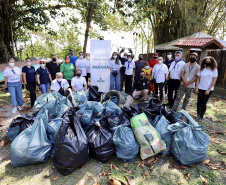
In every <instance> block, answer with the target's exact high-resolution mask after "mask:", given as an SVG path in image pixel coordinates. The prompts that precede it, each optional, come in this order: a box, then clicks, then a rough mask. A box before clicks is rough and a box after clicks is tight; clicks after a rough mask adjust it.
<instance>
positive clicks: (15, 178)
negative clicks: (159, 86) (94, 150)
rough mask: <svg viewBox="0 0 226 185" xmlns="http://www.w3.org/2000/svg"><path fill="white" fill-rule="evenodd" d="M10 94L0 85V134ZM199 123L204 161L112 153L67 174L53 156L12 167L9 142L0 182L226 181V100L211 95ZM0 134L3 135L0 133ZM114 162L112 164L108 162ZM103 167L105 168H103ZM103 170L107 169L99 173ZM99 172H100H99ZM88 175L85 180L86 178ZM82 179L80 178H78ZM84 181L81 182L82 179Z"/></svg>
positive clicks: (1, 155)
mask: <svg viewBox="0 0 226 185" xmlns="http://www.w3.org/2000/svg"><path fill="white" fill-rule="evenodd" d="M28 97H29V96H28V95H27V92H26V91H24V99H25V102H26V103H27V104H26V107H25V111H22V112H20V114H22V113H25V112H27V111H29V108H28V106H29V98H28ZM9 102H10V97H9V94H6V93H4V90H3V89H0V107H1V108H0V113H1V114H0V125H1V127H0V129H1V131H0V138H1V139H2V137H3V136H4V135H5V134H6V128H7V126H8V124H9V123H10V122H11V120H12V118H15V117H16V116H17V115H19V113H18V114H17V115H14V116H13V117H10V115H11V114H10V111H11V108H10V103H9ZM196 102H197V97H196V95H195V94H194V95H193V96H192V99H191V101H190V103H189V106H188V109H187V111H188V113H189V114H190V115H192V116H193V115H195V114H196V111H195V110H196V107H195V106H196ZM202 125H203V126H204V127H205V132H206V133H207V134H208V135H209V136H210V144H209V148H208V159H207V160H205V161H204V162H203V163H199V164H194V165H191V166H181V165H180V164H178V163H177V162H176V161H175V160H174V158H173V157H172V156H162V155H156V156H155V157H154V158H151V159H147V160H145V161H144V162H142V160H141V158H140V157H139V155H138V156H137V157H136V160H135V161H134V162H133V163H129V164H126V163H123V162H122V161H120V160H119V159H117V158H116V156H114V157H113V158H112V159H111V160H110V161H109V162H108V163H106V164H103V163H100V162H98V161H96V160H94V159H91V160H90V161H89V162H88V163H87V164H86V165H84V167H82V168H80V169H77V170H75V171H74V172H73V173H72V174H70V175H68V176H62V175H60V174H59V172H58V171H57V170H56V169H55V168H54V166H53V162H52V159H49V161H48V162H47V163H39V164H35V165H30V166H23V167H19V168H13V167H12V165H11V161H10V143H8V144H7V145H6V146H4V147H0V184H2V185H6V184H28V185H32V184H59V185H60V184H63V185H72V184H77V183H78V182H79V181H80V180H83V182H85V181H86V183H85V184H88V185H91V184H95V182H96V184H97V182H98V183H99V184H101V185H105V184H108V179H109V178H113V179H120V180H121V181H123V182H125V184H128V183H127V180H126V177H125V176H127V177H129V176H130V178H133V179H134V180H135V182H136V184H137V185H142V184H143V185H147V184H156V185H158V184H159V185H160V184H170V185H171V184H194V185H196V184H200V185H201V184H216V185H218V184H222V185H223V184H226V170H225V169H226V168H225V167H226V158H225V155H226V137H225V134H226V100H225V99H223V98H220V97H217V96H212V97H211V99H210V100H209V102H208V106H207V112H206V114H205V118H204V120H203V123H202ZM1 136H2V137H1ZM111 164H114V165H115V168H114V165H111ZM103 170H104V171H103ZM101 172H106V173H101ZM100 174H102V175H100ZM86 179H88V180H86ZM80 182H81V181H80ZM81 184H84V183H81Z"/></svg>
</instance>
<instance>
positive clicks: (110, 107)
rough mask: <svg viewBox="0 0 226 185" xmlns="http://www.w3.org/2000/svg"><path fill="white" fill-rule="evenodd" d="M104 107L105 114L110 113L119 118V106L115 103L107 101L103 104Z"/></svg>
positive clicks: (120, 112) (120, 111)
mask: <svg viewBox="0 0 226 185" xmlns="http://www.w3.org/2000/svg"><path fill="white" fill-rule="evenodd" d="M104 105H105V113H106V114H107V113H112V114H114V115H116V116H119V115H120V114H122V110H121V108H120V107H119V106H117V105H116V104H115V103H113V102H112V101H107V102H105V103H104Z"/></svg>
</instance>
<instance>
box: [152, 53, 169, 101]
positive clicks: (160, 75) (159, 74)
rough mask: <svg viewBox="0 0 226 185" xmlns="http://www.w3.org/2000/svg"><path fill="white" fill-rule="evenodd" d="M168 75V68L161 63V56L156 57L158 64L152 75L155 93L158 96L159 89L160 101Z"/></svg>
mask: <svg viewBox="0 0 226 185" xmlns="http://www.w3.org/2000/svg"><path fill="white" fill-rule="evenodd" d="M167 76H168V68H167V66H166V65H165V64H163V58H162V57H159V58H158V64H156V65H155V66H154V68H153V71H152V77H153V79H155V94H156V95H157V96H158V90H159V91H160V102H162V99H163V87H164V84H165V81H166V77H167Z"/></svg>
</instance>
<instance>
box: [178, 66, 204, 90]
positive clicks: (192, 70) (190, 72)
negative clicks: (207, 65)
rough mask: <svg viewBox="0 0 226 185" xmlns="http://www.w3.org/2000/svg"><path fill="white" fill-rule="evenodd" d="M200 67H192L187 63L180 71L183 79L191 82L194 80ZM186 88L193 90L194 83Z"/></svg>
mask: <svg viewBox="0 0 226 185" xmlns="http://www.w3.org/2000/svg"><path fill="white" fill-rule="evenodd" d="M199 70H200V66H199V65H198V64H197V63H195V64H194V65H193V66H192V67H191V66H190V64H189V63H186V64H184V67H183V69H182V71H183V72H184V78H185V80H186V81H191V80H192V79H193V78H195V76H196V74H197V73H198V72H199ZM181 84H182V85H183V84H184V82H183V81H182V82H181ZM187 87H188V88H195V82H193V83H192V84H190V85H188V86H187Z"/></svg>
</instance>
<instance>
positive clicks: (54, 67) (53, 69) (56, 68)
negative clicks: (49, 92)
mask: <svg viewBox="0 0 226 185" xmlns="http://www.w3.org/2000/svg"><path fill="white" fill-rule="evenodd" d="M46 67H47V68H48V69H49V72H50V74H51V77H52V80H54V79H56V73H57V72H60V63H58V62H55V63H54V62H52V61H50V62H48V63H46Z"/></svg>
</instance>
